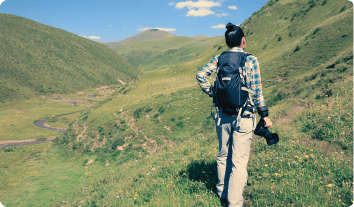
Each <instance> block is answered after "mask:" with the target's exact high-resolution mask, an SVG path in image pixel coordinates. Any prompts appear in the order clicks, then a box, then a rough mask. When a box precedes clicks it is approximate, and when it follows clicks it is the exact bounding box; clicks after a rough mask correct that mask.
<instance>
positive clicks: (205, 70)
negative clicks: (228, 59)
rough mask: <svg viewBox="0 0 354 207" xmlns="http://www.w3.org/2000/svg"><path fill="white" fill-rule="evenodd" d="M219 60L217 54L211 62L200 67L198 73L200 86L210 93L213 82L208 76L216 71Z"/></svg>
mask: <svg viewBox="0 0 354 207" xmlns="http://www.w3.org/2000/svg"><path fill="white" fill-rule="evenodd" d="M218 60H219V56H215V57H214V58H213V59H212V60H211V61H210V63H208V64H207V65H205V66H204V67H202V68H201V69H200V71H199V72H198V73H197V76H196V78H197V81H198V84H199V86H200V88H201V89H202V90H203V92H205V93H207V94H209V93H210V87H211V84H210V83H209V81H208V79H207V78H208V77H210V76H211V75H212V74H213V73H215V71H216V68H217V65H218Z"/></svg>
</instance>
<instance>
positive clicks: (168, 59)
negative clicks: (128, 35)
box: [114, 36, 223, 71]
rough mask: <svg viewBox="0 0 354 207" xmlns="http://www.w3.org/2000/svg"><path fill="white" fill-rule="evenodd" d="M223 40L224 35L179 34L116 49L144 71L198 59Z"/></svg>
mask: <svg viewBox="0 0 354 207" xmlns="http://www.w3.org/2000/svg"><path fill="white" fill-rule="evenodd" d="M222 40H223V37H222V36H219V37H211V38H203V39H193V38H190V37H182V36H181V37H180V36H178V37H171V38H165V39H163V40H152V41H140V42H134V43H130V44H126V45H123V46H121V47H118V48H116V49H114V51H115V52H117V53H118V54H119V55H121V56H122V57H124V58H125V59H126V60H127V61H129V62H130V63H131V64H133V65H135V66H136V67H139V68H140V69H141V70H142V71H151V70H156V69H161V68H166V67H172V66H175V65H179V64H181V63H185V62H188V61H191V60H193V59H196V58H198V56H199V55H200V54H201V53H202V52H203V51H204V50H206V49H207V48H208V47H211V46H216V44H217V43H219V42H220V41H222Z"/></svg>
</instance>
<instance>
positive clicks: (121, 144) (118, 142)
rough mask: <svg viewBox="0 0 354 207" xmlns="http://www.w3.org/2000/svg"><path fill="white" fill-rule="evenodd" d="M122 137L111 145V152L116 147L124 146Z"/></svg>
mask: <svg viewBox="0 0 354 207" xmlns="http://www.w3.org/2000/svg"><path fill="white" fill-rule="evenodd" d="M124 142H125V141H124V137H116V138H114V141H113V143H112V145H111V148H112V150H116V149H117V147H118V146H123V145H124Z"/></svg>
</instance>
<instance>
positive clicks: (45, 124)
mask: <svg viewBox="0 0 354 207" xmlns="http://www.w3.org/2000/svg"><path fill="white" fill-rule="evenodd" d="M43 126H45V127H50V128H53V129H65V130H66V128H62V127H52V126H50V125H49V124H47V123H44V124H43Z"/></svg>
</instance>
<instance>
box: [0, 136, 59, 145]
mask: <svg viewBox="0 0 354 207" xmlns="http://www.w3.org/2000/svg"><path fill="white" fill-rule="evenodd" d="M56 137H57V136H49V137H47V140H49V141H52V140H53V139H55V138H56ZM36 141H37V139H23V140H0V144H12V143H21V142H36Z"/></svg>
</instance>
